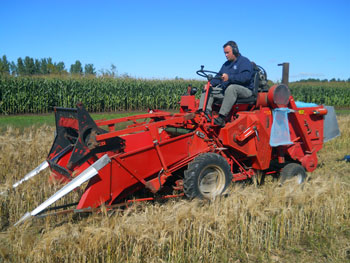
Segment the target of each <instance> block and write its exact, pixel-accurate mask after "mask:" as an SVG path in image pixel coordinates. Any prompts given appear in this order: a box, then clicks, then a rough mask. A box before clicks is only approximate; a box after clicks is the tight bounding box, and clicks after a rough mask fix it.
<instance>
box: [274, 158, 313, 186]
mask: <svg viewBox="0 0 350 263" xmlns="http://www.w3.org/2000/svg"><path fill="white" fill-rule="evenodd" d="M306 176H307V174H306V171H305V169H304V167H303V166H301V165H300V164H298V163H289V164H287V165H286V166H284V167H283V168H282V170H281V173H280V178H279V184H280V185H283V184H285V183H287V182H296V183H297V184H302V183H303V182H305V180H306Z"/></svg>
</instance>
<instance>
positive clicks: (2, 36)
mask: <svg viewBox="0 0 350 263" xmlns="http://www.w3.org/2000/svg"><path fill="white" fill-rule="evenodd" d="M349 15H350V0H333V1H328V0H324V1H316V0H294V1H290V0H280V1H279V0H265V1H258V0H250V1H236V0H231V1H230V0H226V1H221V0H215V1H206V0H202V1H197V0H195V1H191V0H187V1H183V0H179V1H175V0H173V1H166V0H163V1H160V0H159V1H156V0H147V1H146V0H145V1H139V0H131V1H126V0H124V1H122V0H115V1H112V0H108V1H104V0H100V1H92V0H84V1H83V0H70V1H68V0H45V1H44V0H31V1H29V0H0V19H1V22H0V56H2V55H6V56H7V58H8V60H10V61H17V58H18V57H22V58H24V57H25V56H30V57H32V58H39V59H40V58H48V57H51V58H52V59H53V61H54V62H60V61H63V62H64V63H65V66H66V69H68V70H69V68H70V65H71V64H73V63H74V62H75V60H80V61H81V62H82V64H83V65H85V64H88V63H92V64H94V66H95V68H96V70H97V71H98V70H101V69H110V66H111V64H114V65H115V66H116V67H117V72H118V74H120V75H122V74H125V73H126V74H128V75H130V76H132V77H138V78H156V79H172V78H175V77H181V78H185V79H193V78H198V76H197V75H196V74H195V71H196V70H198V69H199V68H200V65H205V68H206V69H209V70H214V71H218V70H219V69H220V67H221V65H222V63H224V62H225V56H224V53H223V48H222V46H223V44H224V43H226V42H227V41H228V40H234V41H236V42H237V44H238V46H239V48H240V51H241V53H242V55H244V56H246V57H248V58H249V59H250V60H252V61H254V62H256V63H257V64H259V65H261V66H262V67H264V68H265V70H266V71H267V74H268V78H269V79H271V80H273V81H277V80H280V79H281V72H282V69H281V67H278V66H277V64H278V63H281V62H289V63H290V81H295V80H299V79H301V78H320V79H325V78H327V79H331V78H340V79H349V78H350V50H349V48H350V16H349Z"/></svg>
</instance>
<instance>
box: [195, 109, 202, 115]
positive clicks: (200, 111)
mask: <svg viewBox="0 0 350 263" xmlns="http://www.w3.org/2000/svg"><path fill="white" fill-rule="evenodd" d="M202 112H203V110H202V109H199V110H196V111H195V113H196V114H200V113H202Z"/></svg>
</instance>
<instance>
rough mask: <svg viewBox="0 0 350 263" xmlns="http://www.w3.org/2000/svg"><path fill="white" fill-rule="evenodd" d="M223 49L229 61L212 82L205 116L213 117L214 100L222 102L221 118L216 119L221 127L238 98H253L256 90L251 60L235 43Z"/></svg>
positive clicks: (202, 96)
mask: <svg viewBox="0 0 350 263" xmlns="http://www.w3.org/2000/svg"><path fill="white" fill-rule="evenodd" d="M223 48H224V53H225V56H226V59H227V61H226V62H225V63H224V64H223V65H222V67H221V69H220V71H219V72H218V74H217V75H216V76H215V77H214V78H213V79H212V80H211V81H210V88H211V90H210V93H209V96H208V101H207V105H206V110H205V114H206V115H209V116H211V113H212V104H213V102H214V100H215V101H216V100H218V101H222V104H221V108H220V111H219V116H218V117H217V118H215V119H214V124H215V125H219V126H221V127H223V126H225V123H226V118H227V115H228V114H229V112H230V111H231V108H232V106H233V105H234V104H235V102H236V100H237V98H248V97H250V96H252V95H253V93H252V90H253V88H254V69H253V65H252V63H251V62H250V60H249V59H248V58H246V57H244V56H242V55H241V54H240V53H239V50H238V46H237V44H236V42H234V41H228V42H227V43H226V44H225V45H224V46H223ZM220 76H221V77H220ZM205 92H206V91H205V90H204V91H203V93H202V95H201V98H200V102H199V107H198V111H199V112H201V111H202V109H203V104H204V100H205Z"/></svg>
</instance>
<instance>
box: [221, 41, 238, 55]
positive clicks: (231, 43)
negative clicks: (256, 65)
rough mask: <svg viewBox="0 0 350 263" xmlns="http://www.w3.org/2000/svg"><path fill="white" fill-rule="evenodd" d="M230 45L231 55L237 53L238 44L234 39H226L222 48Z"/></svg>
mask: <svg viewBox="0 0 350 263" xmlns="http://www.w3.org/2000/svg"><path fill="white" fill-rule="evenodd" d="M227 46H230V47H231V48H232V53H233V55H235V56H237V55H239V49H238V45H237V43H236V42H235V41H232V40H231V41H228V42H227V43H226V44H225V45H224V48H225V47H227Z"/></svg>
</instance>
